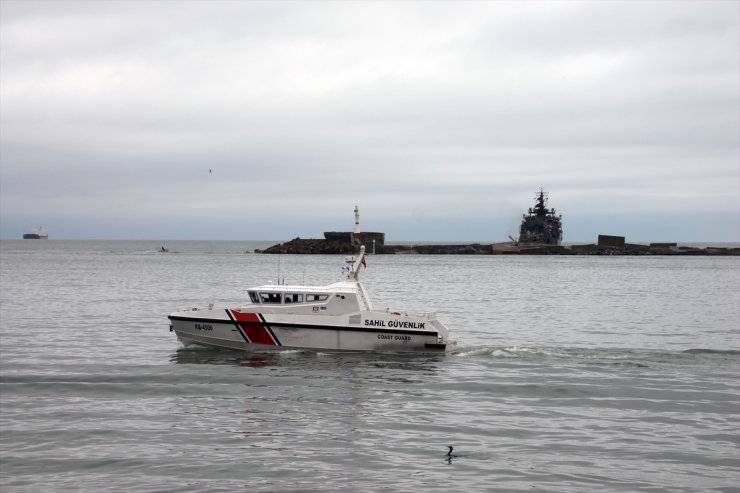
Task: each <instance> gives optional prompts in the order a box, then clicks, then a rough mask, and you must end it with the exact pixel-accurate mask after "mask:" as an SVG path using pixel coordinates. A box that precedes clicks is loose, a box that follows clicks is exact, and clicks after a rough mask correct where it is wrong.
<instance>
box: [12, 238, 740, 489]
mask: <svg viewBox="0 0 740 493" xmlns="http://www.w3.org/2000/svg"><path fill="white" fill-rule="evenodd" d="M272 243H273V242H261V243H260V242H167V244H166V245H163V243H162V242H146V241H141V242H135V241H58V240H48V241H45V240H26V241H20V240H19V241H11V240H6V241H2V242H0V247H1V249H0V283H1V284H0V288H1V290H0V370H1V375H0V491H3V492H44V491H74V492H101V491H139V492H148V491H151V492H154V491H159V492H170V491H171V492H180V491H202V492H212V491H252V492H298V491H308V492H311V491H315V492H319V491H321V492H324V491H337V492H339V491H358V492H379V491H389V492H390V491H404V492H427V491H444V492H449V491H461V492H467V491H547V492H592V491H599V492H605V491H620V492H640V491H646V492H658V491H675V492H699V491H701V492H731V491H735V492H736V491H740V379H739V378H738V375H740V329H739V327H740V259H738V258H737V257H582V256H577V257H548V256H413V255H398V256H393V255H388V256H383V255H375V256H370V257H368V267H367V269H364V270H362V271H361V277H362V280H363V281H364V283H365V285H366V287H367V288H368V290H369V291H370V293H371V295H372V296H373V299H374V302H375V305H376V307H379V308H386V307H388V308H398V309H405V310H423V311H436V312H438V314H439V318H440V319H441V320H442V321H444V322H445V323H446V324H447V326H448V327H449V328H450V332H451V335H452V338H453V339H455V340H457V344H458V348H457V352H456V353H455V354H452V355H397V354H396V355H394V354H362V353H332V352H314V351H286V352H238V351H219V350H210V349H202V348H200V349H199V348H192V347H191V348H183V347H182V346H181V345H180V344H179V343H178V341H177V339H176V337H175V335H174V333H172V332H170V331H169V330H168V320H167V315H168V314H169V313H170V312H172V311H175V310H181V309H187V308H191V307H205V306H207V305H208V304H209V303H214V304H216V305H217V306H239V305H240V304H243V303H245V302H246V299H247V297H246V289H247V288H248V287H251V286H255V285H261V284H265V283H268V282H278V280H279V282H285V283H287V284H306V285H312V284H326V283H330V282H334V281H336V280H338V279H339V278H340V276H341V265H342V261H343V259H342V257H339V256H291V255H279V256H277V255H260V254H255V253H251V252H252V251H253V250H254V249H255V248H264V247H266V246H268V245H270V244H272ZM161 246H165V247H166V248H168V249H169V252H168V253H162V252H158V251H157V250H158V249H160V248H161ZM448 446H452V447H453V452H452V456H448V455H447V452H448V450H449V449H448Z"/></svg>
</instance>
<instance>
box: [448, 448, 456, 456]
mask: <svg viewBox="0 0 740 493" xmlns="http://www.w3.org/2000/svg"><path fill="white" fill-rule="evenodd" d="M447 448H448V449H450V450H448V451H447V457H457V456H456V455H455V454H453V453H452V445H448V446H447Z"/></svg>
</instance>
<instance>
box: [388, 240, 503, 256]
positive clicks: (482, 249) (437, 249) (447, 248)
mask: <svg viewBox="0 0 740 493" xmlns="http://www.w3.org/2000/svg"><path fill="white" fill-rule="evenodd" d="M385 253H393V254H396V255H399V254H421V255H490V254H491V253H493V250H492V249H491V245H481V244H480V243H473V244H469V245H385Z"/></svg>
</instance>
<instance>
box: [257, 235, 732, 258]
mask: <svg viewBox="0 0 740 493" xmlns="http://www.w3.org/2000/svg"><path fill="white" fill-rule="evenodd" d="M357 251H358V250H357V248H356V247H354V246H352V244H350V243H348V242H346V241H332V240H327V239H302V238H294V239H292V240H290V241H288V242H285V243H281V244H279V245H274V246H271V247H269V248H267V249H265V250H255V253H286V254H304V255H310V254H314V255H355V254H356V253H357ZM378 253H383V254H395V255H414V254H416V255H716V256H728V255H740V248H717V247H706V248H696V247H689V246H677V245H676V244H675V243H652V244H650V245H641V244H633V243H625V244H624V245H621V246H608V245H598V244H589V245H569V246H564V245H544V244H540V245H537V244H522V243H519V244H517V243H513V242H507V243H494V244H481V243H471V244H452V245H450V244H448V245H434V244H433V245H414V244H412V245H388V244H386V245H385V246H384V247H383V250H382V251H379V252H378Z"/></svg>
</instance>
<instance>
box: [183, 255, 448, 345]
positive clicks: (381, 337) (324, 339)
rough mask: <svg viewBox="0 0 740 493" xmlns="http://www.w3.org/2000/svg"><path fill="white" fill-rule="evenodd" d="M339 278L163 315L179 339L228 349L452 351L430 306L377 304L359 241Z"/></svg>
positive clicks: (255, 291) (271, 288) (269, 288)
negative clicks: (365, 278) (364, 275)
mask: <svg viewBox="0 0 740 493" xmlns="http://www.w3.org/2000/svg"><path fill="white" fill-rule="evenodd" d="M345 262H346V265H344V266H343V268H342V270H343V272H344V280H342V281H340V282H337V283H334V284H329V285H327V286H321V287H311V286H286V285H266V286H258V287H255V288H251V289H249V290H248V293H249V303H248V304H245V305H243V306H240V307H237V308H214V307H213V305H211V306H209V307H208V308H207V309H205V308H203V309H198V308H193V309H190V310H184V311H178V312H174V313H172V314H171V315H170V316H169V319H170V331H174V332H175V334H177V337H178V339H179V340H180V341H181V342H182V343H183V344H185V345H189V344H198V345H202V346H211V347H223V348H231V349H319V350H322V349H323V350H348V351H388V352H450V351H452V350H453V348H454V347H455V342H452V341H450V340H449V335H448V331H447V327H445V326H444V324H443V323H442V322H440V321H439V320H437V316H436V314H434V313H406V312H403V311H399V310H391V309H386V310H376V309H375V308H373V304H372V301H371V300H370V296H369V294H368V292H367V290H366V289H365V287H364V286H363V285H362V283H361V282H360V281H359V269H360V266H367V264H366V261H365V247H364V246H362V247H361V248H360V254H359V255H358V256H357V257H354V256H353V257H347V258H346V259H345Z"/></svg>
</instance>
